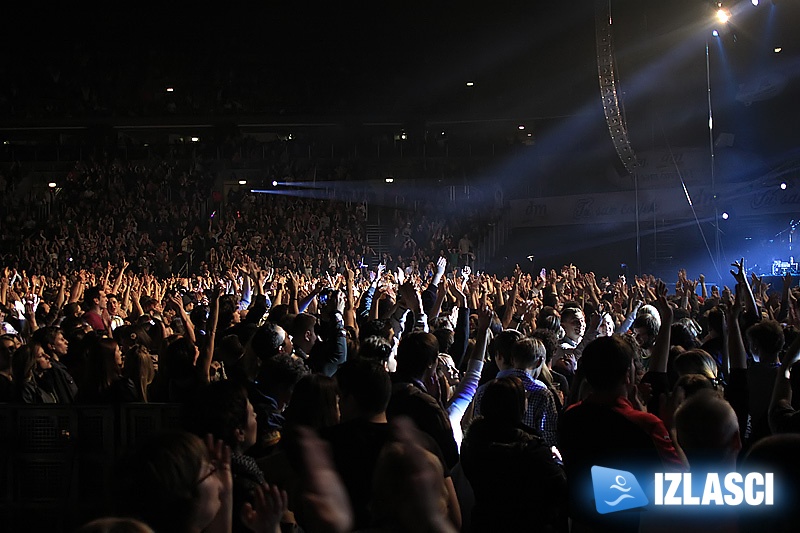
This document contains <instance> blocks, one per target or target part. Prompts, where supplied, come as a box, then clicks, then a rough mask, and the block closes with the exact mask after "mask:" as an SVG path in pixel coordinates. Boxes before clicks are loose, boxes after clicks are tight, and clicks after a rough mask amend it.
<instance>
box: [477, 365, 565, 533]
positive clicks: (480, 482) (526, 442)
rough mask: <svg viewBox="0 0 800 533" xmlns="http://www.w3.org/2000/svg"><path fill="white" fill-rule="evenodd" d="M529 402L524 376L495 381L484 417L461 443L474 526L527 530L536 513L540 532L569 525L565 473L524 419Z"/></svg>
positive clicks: (483, 407) (484, 406)
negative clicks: (473, 503) (471, 495)
mask: <svg viewBox="0 0 800 533" xmlns="http://www.w3.org/2000/svg"><path fill="white" fill-rule="evenodd" d="M526 407H527V398H526V393H525V386H524V385H523V384H522V381H521V380H520V379H519V378H517V377H515V376H508V377H504V378H499V379H494V380H492V381H490V382H489V384H488V386H487V388H486V392H485V393H484V395H483V398H482V399H481V415H482V416H481V418H478V419H476V420H475V421H474V422H473V423H472V425H471V426H470V428H469V430H468V431H467V435H466V437H465V438H464V441H463V442H462V444H461V465H462V467H463V469H464V474H466V476H467V479H469V481H470V484H471V485H472V489H473V491H474V493H475V506H474V507H473V509H472V528H473V530H475V531H526V530H529V529H530V527H531V517H534V516H535V517H536V524H537V526H538V530H539V531H563V530H566V508H565V503H564V502H565V501H566V488H567V483H566V476H565V474H564V472H563V470H562V469H561V467H560V466H559V465H558V464H557V463H556V460H555V459H554V457H553V452H552V451H551V449H550V447H549V446H547V444H546V443H545V441H544V439H542V438H541V437H540V436H538V435H537V434H536V433H535V431H534V430H533V429H532V428H530V427H528V426H525V425H524V424H523V423H522V417H523V415H524V414H525V410H526ZM514 510H516V512H515V511H514Z"/></svg>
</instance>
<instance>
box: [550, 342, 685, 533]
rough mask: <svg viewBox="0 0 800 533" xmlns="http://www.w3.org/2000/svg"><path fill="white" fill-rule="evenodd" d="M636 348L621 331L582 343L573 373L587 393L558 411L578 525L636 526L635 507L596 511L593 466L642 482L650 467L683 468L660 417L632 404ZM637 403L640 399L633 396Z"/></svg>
mask: <svg viewBox="0 0 800 533" xmlns="http://www.w3.org/2000/svg"><path fill="white" fill-rule="evenodd" d="M634 357H635V355H634V352H633V349H632V348H631V345H630V344H628V343H627V342H625V341H624V340H623V339H622V338H621V337H619V336H617V335H614V336H611V337H600V338H598V339H596V340H594V341H592V342H591V343H589V345H587V346H586V349H585V350H584V352H583V356H582V357H581V360H580V362H579V366H578V373H577V374H576V379H579V378H580V376H581V375H582V376H583V377H585V379H586V382H587V383H588V385H589V386H590V387H591V391H592V392H591V394H589V396H588V397H587V398H586V399H585V400H584V401H582V402H579V403H577V404H575V405H572V406H571V407H570V408H568V409H567V410H566V411H565V412H564V413H563V414H562V415H561V416H560V417H559V449H560V451H561V454H562V456H563V458H564V468H565V469H566V471H567V480H568V483H569V491H570V514H571V516H572V519H573V522H575V523H576V524H580V525H581V528H580V531H611V530H613V531H638V529H639V513H638V512H636V511H635V510H632V511H624V512H619V513H612V514H607V515H600V514H599V513H597V511H596V509H595V505H594V502H593V500H592V490H591V487H592V485H591V483H592V481H591V479H592V478H591V468H592V466H595V465H597V466H603V467H607V468H616V469H619V470H625V471H628V472H632V473H633V474H634V475H635V476H636V478H637V479H638V480H639V482H640V483H641V484H642V485H643V486H644V485H645V484H647V483H651V482H652V480H653V473H654V472H663V471H665V470H666V471H675V470H679V471H680V470H683V469H684V464H683V462H682V461H681V459H680V458H679V456H678V454H677V452H676V451H675V447H674V446H673V444H672V441H671V439H670V436H669V432H668V431H667V428H666V427H665V426H664V423H663V422H662V421H661V419H659V418H658V417H657V416H655V415H652V414H650V413H646V412H644V411H642V410H639V409H637V408H635V407H634V405H633V404H632V403H631V401H630V400H629V399H628V398H629V397H634V396H635V395H634V394H632V390H633V385H634V383H635V376H636V373H635V367H634ZM637 404H638V402H637Z"/></svg>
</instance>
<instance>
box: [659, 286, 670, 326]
mask: <svg viewBox="0 0 800 533" xmlns="http://www.w3.org/2000/svg"><path fill="white" fill-rule="evenodd" d="M655 306H656V309H658V314H659V315H660V316H661V323H662V324H672V316H673V312H672V306H670V305H669V302H668V301H667V286H666V285H665V284H664V282H663V281H661V280H658V282H657V283H656V301H655Z"/></svg>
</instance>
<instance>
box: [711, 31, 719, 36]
mask: <svg viewBox="0 0 800 533" xmlns="http://www.w3.org/2000/svg"><path fill="white" fill-rule="evenodd" d="M711 35H713V36H714V37H719V32H718V31H717V30H714V31H712V32H711Z"/></svg>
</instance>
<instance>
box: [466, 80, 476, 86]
mask: <svg viewBox="0 0 800 533" xmlns="http://www.w3.org/2000/svg"><path fill="white" fill-rule="evenodd" d="M474 86H475V82H472V81H468V82H467V87H474Z"/></svg>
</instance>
